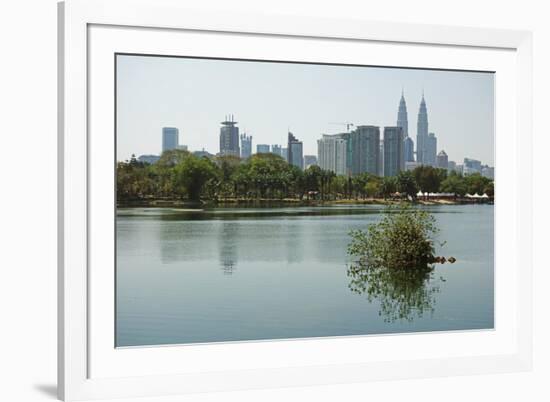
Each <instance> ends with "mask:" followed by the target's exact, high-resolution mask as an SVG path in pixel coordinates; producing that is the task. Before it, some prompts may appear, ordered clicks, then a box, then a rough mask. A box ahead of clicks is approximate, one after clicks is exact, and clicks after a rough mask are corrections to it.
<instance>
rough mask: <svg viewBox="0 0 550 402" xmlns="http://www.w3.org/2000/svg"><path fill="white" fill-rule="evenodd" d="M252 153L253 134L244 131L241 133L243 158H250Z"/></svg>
mask: <svg viewBox="0 0 550 402" xmlns="http://www.w3.org/2000/svg"><path fill="white" fill-rule="evenodd" d="M251 155H252V136H251V135H246V133H243V134H242V135H241V158H243V159H246V158H250V156H251Z"/></svg>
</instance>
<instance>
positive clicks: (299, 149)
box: [287, 131, 304, 169]
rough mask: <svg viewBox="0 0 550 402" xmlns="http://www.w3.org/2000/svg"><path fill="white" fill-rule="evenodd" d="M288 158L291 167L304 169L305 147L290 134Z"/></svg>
mask: <svg viewBox="0 0 550 402" xmlns="http://www.w3.org/2000/svg"><path fill="white" fill-rule="evenodd" d="M287 149H288V151H287V152H288V156H287V161H288V163H290V164H291V165H294V166H297V167H299V168H300V169H304V145H303V143H302V141H299V140H298V139H297V138H296V137H295V136H294V134H292V133H291V132H290V131H289V132H288V148H287Z"/></svg>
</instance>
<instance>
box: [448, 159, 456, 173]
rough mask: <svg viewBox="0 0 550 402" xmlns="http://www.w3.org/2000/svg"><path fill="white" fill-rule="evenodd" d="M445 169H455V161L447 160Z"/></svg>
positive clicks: (450, 170)
mask: <svg viewBox="0 0 550 402" xmlns="http://www.w3.org/2000/svg"><path fill="white" fill-rule="evenodd" d="M447 170H448V171H449V172H452V171H456V162H455V161H449V164H448V165H447Z"/></svg>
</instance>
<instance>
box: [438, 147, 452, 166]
mask: <svg viewBox="0 0 550 402" xmlns="http://www.w3.org/2000/svg"><path fill="white" fill-rule="evenodd" d="M436 166H437V167H438V168H441V169H448V168H449V157H448V156H447V153H446V152H445V151H443V150H441V151H440V152H439V153H438V154H437V160H436Z"/></svg>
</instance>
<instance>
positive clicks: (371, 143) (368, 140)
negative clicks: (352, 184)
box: [348, 126, 380, 175]
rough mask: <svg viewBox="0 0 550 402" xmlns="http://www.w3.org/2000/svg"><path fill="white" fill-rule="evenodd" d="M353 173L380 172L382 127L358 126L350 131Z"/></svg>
mask: <svg viewBox="0 0 550 402" xmlns="http://www.w3.org/2000/svg"><path fill="white" fill-rule="evenodd" d="M350 141H351V144H350V145H351V147H350V150H351V152H350V154H351V155H350V154H348V156H350V157H351V164H348V165H349V166H351V173H352V174H354V175H356V174H361V173H371V174H374V175H377V174H379V169H378V164H379V161H380V127H377V126H357V127H356V129H355V130H354V131H352V132H351V133H350Z"/></svg>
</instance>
